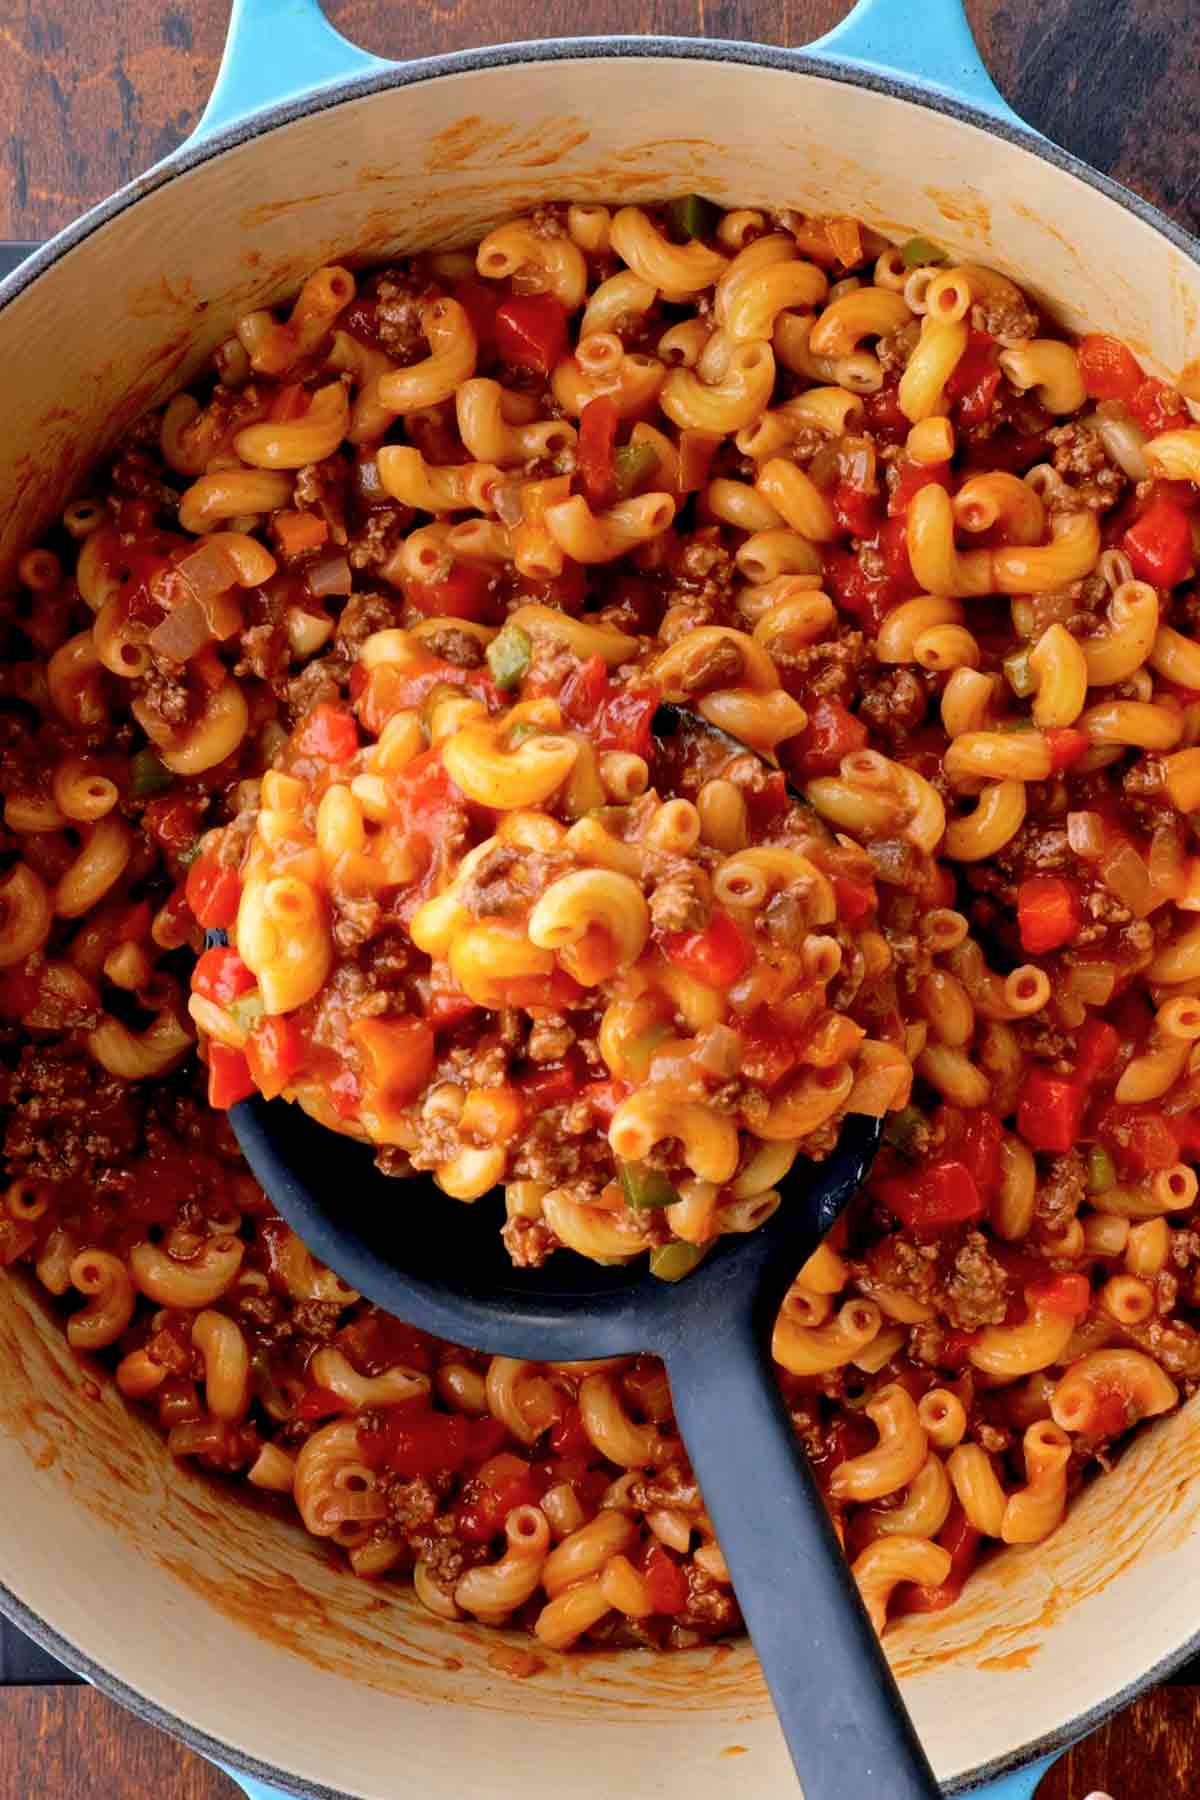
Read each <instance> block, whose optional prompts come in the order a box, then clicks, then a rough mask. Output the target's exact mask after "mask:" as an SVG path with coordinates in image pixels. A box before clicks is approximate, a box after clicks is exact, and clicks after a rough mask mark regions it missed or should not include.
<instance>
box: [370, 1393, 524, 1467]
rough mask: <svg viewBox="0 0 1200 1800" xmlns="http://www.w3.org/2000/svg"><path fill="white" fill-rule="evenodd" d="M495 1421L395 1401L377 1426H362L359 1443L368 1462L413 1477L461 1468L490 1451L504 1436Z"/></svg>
mask: <svg viewBox="0 0 1200 1800" xmlns="http://www.w3.org/2000/svg"><path fill="white" fill-rule="evenodd" d="M497 1424H498V1421H497V1420H495V1419H469V1418H467V1416H466V1415H465V1414H464V1413H445V1412H434V1411H433V1409H432V1408H426V1407H422V1406H420V1405H417V1406H391V1407H388V1409H387V1411H386V1412H385V1413H384V1414H383V1415H382V1419H381V1422H380V1424H379V1425H377V1426H374V1427H371V1426H361V1425H360V1427H359V1444H360V1446H361V1448H362V1453H363V1459H364V1461H366V1462H368V1463H369V1464H370V1465H371V1466H372V1467H373V1468H386V1469H390V1470H391V1471H392V1472H393V1473H394V1474H396V1475H405V1476H407V1477H408V1478H409V1479H410V1480H412V1479H414V1478H415V1477H417V1476H418V1475H434V1474H437V1473H439V1472H440V1471H441V1470H443V1469H449V1470H457V1469H461V1468H463V1467H465V1466H466V1464H467V1463H470V1462H476V1461H478V1460H479V1458H480V1457H481V1456H487V1455H488V1454H490V1453H491V1446H492V1445H493V1444H497V1439H499V1442H500V1443H502V1442H503V1441H504V1436H505V1432H504V1427H503V1426H500V1428H499V1431H498V1432H497ZM497 1447H498V1445H497Z"/></svg>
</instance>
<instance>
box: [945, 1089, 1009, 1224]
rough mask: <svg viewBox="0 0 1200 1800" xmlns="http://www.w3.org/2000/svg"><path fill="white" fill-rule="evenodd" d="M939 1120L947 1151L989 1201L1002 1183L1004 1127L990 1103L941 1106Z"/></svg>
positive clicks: (946, 1153)
mask: <svg viewBox="0 0 1200 1800" xmlns="http://www.w3.org/2000/svg"><path fill="white" fill-rule="evenodd" d="M937 1122H938V1124H939V1125H940V1126H941V1128H942V1147H943V1151H944V1154H945V1155H946V1156H949V1157H951V1158H953V1159H954V1160H955V1161H956V1162H961V1163H962V1164H963V1165H964V1166H965V1167H966V1168H967V1169H968V1170H969V1171H970V1174H971V1178H972V1180H973V1181H974V1183H975V1186H976V1187H977V1188H978V1190H979V1193H980V1195H981V1196H982V1198H983V1199H984V1200H985V1201H986V1200H988V1199H990V1198H991V1196H992V1195H993V1194H994V1193H995V1192H996V1189H997V1188H998V1187H999V1186H1000V1173H1001V1161H1000V1147H1001V1144H1002V1143H1003V1139H1004V1127H1003V1126H1002V1125H1001V1123H1000V1120H999V1119H998V1117H997V1116H996V1114H995V1113H994V1112H989V1111H988V1109H987V1107H986V1106H974V1107H960V1106H941V1107H939V1108H938V1112H937Z"/></svg>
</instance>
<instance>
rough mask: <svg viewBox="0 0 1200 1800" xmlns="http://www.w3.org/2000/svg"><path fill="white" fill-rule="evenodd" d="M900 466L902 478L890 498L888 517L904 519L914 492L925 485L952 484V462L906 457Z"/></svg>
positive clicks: (917, 491) (946, 486)
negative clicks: (914, 459) (920, 460)
mask: <svg viewBox="0 0 1200 1800" xmlns="http://www.w3.org/2000/svg"><path fill="white" fill-rule="evenodd" d="M898 466H899V470H900V478H899V480H898V481H897V483H896V485H895V487H894V488H893V489H892V492H891V496H890V498H889V500H888V517H889V518H892V519H902V518H903V517H904V516H905V514H906V513H907V512H908V509H909V507H910V506H911V505H912V500H913V496H914V494H919V493H920V491H921V489H922V488H925V487H943V488H949V486H950V464H949V463H948V462H940V463H917V462H910V461H909V460H908V458H907V457H905V458H904V459H903V460H902V461H901V462H900V464H899V465H898Z"/></svg>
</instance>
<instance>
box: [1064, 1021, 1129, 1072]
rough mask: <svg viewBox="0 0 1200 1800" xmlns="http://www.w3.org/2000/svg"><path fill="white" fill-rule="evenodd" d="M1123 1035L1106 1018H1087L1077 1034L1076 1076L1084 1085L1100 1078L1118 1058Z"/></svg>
mask: <svg viewBox="0 0 1200 1800" xmlns="http://www.w3.org/2000/svg"><path fill="white" fill-rule="evenodd" d="M1120 1048H1121V1036H1120V1033H1119V1032H1118V1031H1117V1029H1116V1027H1115V1026H1113V1025H1110V1024H1109V1023H1108V1021H1107V1020H1106V1019H1086V1020H1085V1021H1084V1023H1083V1024H1082V1025H1081V1026H1080V1027H1079V1030H1078V1032H1077V1033H1076V1036H1075V1076H1076V1079H1077V1080H1078V1081H1082V1082H1083V1084H1084V1086H1085V1087H1086V1086H1089V1085H1090V1084H1091V1083H1092V1082H1093V1081H1096V1080H1098V1079H1099V1077H1100V1076H1101V1075H1103V1074H1104V1073H1105V1072H1106V1071H1107V1070H1108V1069H1111V1067H1112V1065H1113V1064H1114V1063H1115V1062H1116V1060H1117V1052H1118V1051H1119V1050H1120Z"/></svg>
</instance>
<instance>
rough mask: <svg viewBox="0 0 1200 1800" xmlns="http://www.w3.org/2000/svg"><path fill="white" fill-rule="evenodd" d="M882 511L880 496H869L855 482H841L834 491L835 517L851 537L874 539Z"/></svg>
mask: <svg viewBox="0 0 1200 1800" xmlns="http://www.w3.org/2000/svg"><path fill="white" fill-rule="evenodd" d="M882 510H883V508H882V503H881V501H880V498H879V495H878V494H869V493H868V492H867V491H866V489H865V488H860V487H855V486H854V484H853V482H849V481H839V482H838V484H837V486H836V488H834V490H833V516H834V518H835V519H836V520H837V522H838V524H839V525H840V526H841V528H842V530H843V531H848V532H849V533H850V536H851V537H856V538H869V537H874V535H875V533H876V532H877V531H878V530H879V525H880V515H881V513H882Z"/></svg>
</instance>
